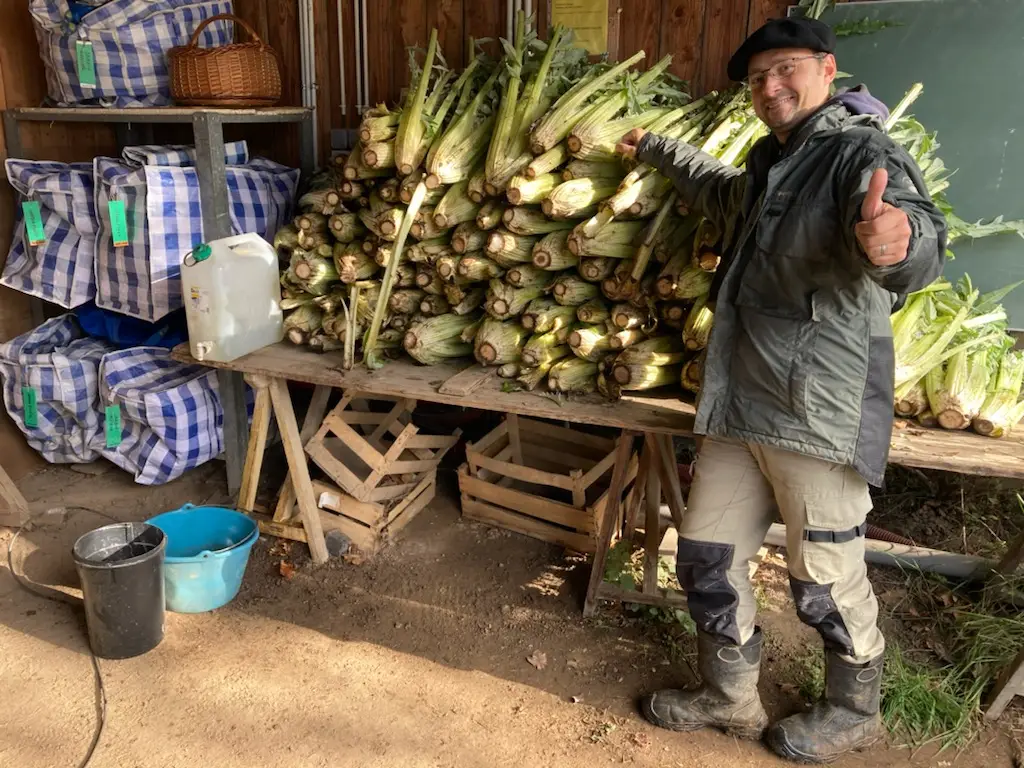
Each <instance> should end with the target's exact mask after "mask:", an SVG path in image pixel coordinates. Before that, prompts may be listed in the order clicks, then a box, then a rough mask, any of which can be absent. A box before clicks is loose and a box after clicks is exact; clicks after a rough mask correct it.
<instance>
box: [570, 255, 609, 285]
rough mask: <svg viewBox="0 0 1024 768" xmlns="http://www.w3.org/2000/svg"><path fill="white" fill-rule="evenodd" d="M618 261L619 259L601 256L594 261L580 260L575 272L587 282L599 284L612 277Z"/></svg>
mask: <svg viewBox="0 0 1024 768" xmlns="http://www.w3.org/2000/svg"><path fill="white" fill-rule="evenodd" d="M618 261H619V259H609V258H606V257H603V256H602V257H600V258H596V259H580V263H579V266H578V267H577V268H576V271H577V272H579V274H580V277H582V278H583V279H584V280H586V281H587V282H589V283H600V282H602V281H604V280H607V279H608V278H610V277H611V276H612V273H613V272H614V271H615V265H616V264H617V263H618Z"/></svg>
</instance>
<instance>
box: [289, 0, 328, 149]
mask: <svg viewBox="0 0 1024 768" xmlns="http://www.w3.org/2000/svg"><path fill="white" fill-rule="evenodd" d="M312 2H313V44H314V46H315V48H314V50H315V51H316V56H315V58H314V67H315V75H316V85H317V89H316V110H317V111H316V125H315V126H314V128H313V130H315V131H316V133H317V152H318V155H319V156H318V157H317V159H316V162H317V165H318V166H319V165H321V164H322V163H325V162H326V161H327V159H328V158H330V156H331V124H332V114H333V113H332V106H333V105H334V104H337V103H338V102H337V98H334V99H332V98H331V85H332V83H331V81H332V79H333V80H337V72H338V64H337V62H338V51H337V43H338V35H337V32H336V29H337V27H332V26H331V16H333V15H334V8H333V7H332V8H331V9H330V10H328V0H312ZM331 5H332V6H333V5H336V3H334V2H333V0H331ZM332 31H334V34H333V36H332V34H331V33H332ZM332 37H333V41H334V46H335V47H334V54H333V56H332V55H331V41H332ZM332 75H334V77H333V78H332ZM339 94H340V90H339ZM293 133H294V131H293Z"/></svg>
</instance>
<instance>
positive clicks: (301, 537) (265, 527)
mask: <svg viewBox="0 0 1024 768" xmlns="http://www.w3.org/2000/svg"><path fill="white" fill-rule="evenodd" d="M253 517H256V516H255V515H253ZM256 525H258V526H259V529H260V533H265V534H267V535H268V536H276V537H277V538H279V539H289V540H290V541H301V542H302V543H303V544H305V543H306V532H305V531H304V530H303V529H302V526H301V525H288V524H287V523H279V522H275V521H274V520H267V519H265V518H262V517H257V518H256Z"/></svg>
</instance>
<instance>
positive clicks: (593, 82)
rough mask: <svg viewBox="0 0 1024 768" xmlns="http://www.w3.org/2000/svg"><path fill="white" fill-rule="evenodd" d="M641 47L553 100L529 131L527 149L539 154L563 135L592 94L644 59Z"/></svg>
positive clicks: (571, 127) (562, 137)
mask: <svg viewBox="0 0 1024 768" xmlns="http://www.w3.org/2000/svg"><path fill="white" fill-rule="evenodd" d="M645 55H646V54H645V53H644V52H643V51H639V52H637V53H635V54H634V55H633V56H631V57H629V58H628V59H626V60H625V61H623V62H621V63H620V64H616V65H615V66H614V67H611V68H610V69H608V70H607V71H605V72H602V73H601V74H599V75H597V76H596V77H593V78H588V79H584V80H581V81H580V82H578V83H577V84H576V85H574V86H573V87H572V88H570V89H569V90H568V91H566V93H565V94H564V95H563V96H562V97H561V98H560V99H558V101H556V102H555V105H554V107H552V109H551V110H550V111H549V112H548V113H547V114H546V115H544V117H543V118H542V119H541V120H540V122H539V123H538V124H537V125H536V127H535V128H534V129H533V131H532V133H531V134H530V149H531V150H532V151H533V154H535V155H541V154H543V153H545V152H547V151H548V150H549V149H551V148H552V147H554V146H555V145H556V144H558V142H560V141H562V140H563V139H565V138H566V137H567V136H568V135H569V132H570V131H571V130H572V129H573V127H574V126H575V125H576V123H577V122H578V121H579V120H580V119H581V117H583V114H582V107H583V105H584V104H585V103H586V102H587V100H588V99H590V98H591V97H592V96H593V95H594V94H596V93H598V92H600V91H601V89H603V88H606V87H608V86H609V85H611V84H612V83H614V82H615V81H616V80H617V79H618V78H620V77H622V76H623V75H624V74H626V72H627V71H628V70H629V68H630V67H632V66H633V65H634V64H637V63H639V62H640V61H643V59H644V56H645Z"/></svg>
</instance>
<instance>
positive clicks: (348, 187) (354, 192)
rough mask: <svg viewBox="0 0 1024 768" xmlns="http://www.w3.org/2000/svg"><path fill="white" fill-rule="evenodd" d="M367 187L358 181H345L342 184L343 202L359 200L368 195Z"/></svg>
mask: <svg viewBox="0 0 1024 768" xmlns="http://www.w3.org/2000/svg"><path fill="white" fill-rule="evenodd" d="M366 193H367V191H366V187H365V186H363V185H362V184H360V183H359V182H358V181H351V180H349V179H345V181H343V182H341V198H342V199H343V200H358V199H359V198H360V197H364V196H365V195H366Z"/></svg>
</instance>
